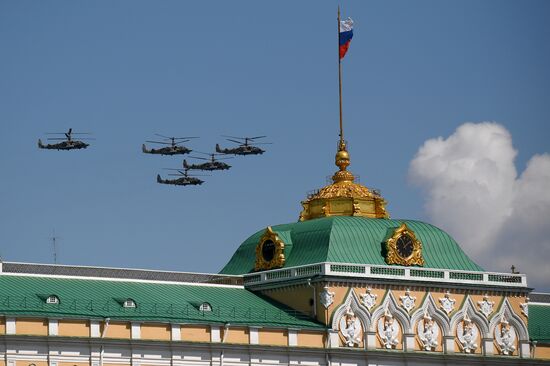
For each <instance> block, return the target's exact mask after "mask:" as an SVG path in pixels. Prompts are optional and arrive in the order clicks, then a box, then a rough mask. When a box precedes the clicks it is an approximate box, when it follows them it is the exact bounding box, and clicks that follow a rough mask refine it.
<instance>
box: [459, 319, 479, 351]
mask: <svg viewBox="0 0 550 366" xmlns="http://www.w3.org/2000/svg"><path fill="white" fill-rule="evenodd" d="M456 333H457V337H458V340H459V341H460V344H462V350H463V351H464V352H465V353H473V352H475V350H476V349H477V347H478V346H477V336H478V330H477V327H476V325H475V324H474V323H472V320H471V319H470V317H469V316H468V313H466V314H464V318H463V319H462V321H461V322H459V323H458V326H457V328H456Z"/></svg>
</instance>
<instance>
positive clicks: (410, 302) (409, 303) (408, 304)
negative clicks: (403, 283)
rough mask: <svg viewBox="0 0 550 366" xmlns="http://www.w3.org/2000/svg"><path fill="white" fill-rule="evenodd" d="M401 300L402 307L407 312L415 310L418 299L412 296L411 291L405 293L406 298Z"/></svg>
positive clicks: (403, 297)
mask: <svg viewBox="0 0 550 366" xmlns="http://www.w3.org/2000/svg"><path fill="white" fill-rule="evenodd" d="M399 298H400V299H401V306H403V307H404V308H405V310H407V312H410V311H411V310H412V309H413V308H414V302H415V301H416V297H414V296H411V292H410V290H409V289H407V291H405V296H399Z"/></svg>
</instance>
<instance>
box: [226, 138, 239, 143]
mask: <svg viewBox="0 0 550 366" xmlns="http://www.w3.org/2000/svg"><path fill="white" fill-rule="evenodd" d="M226 140H227V141H231V142H235V143H237V144H242V143H243V142H242V141H237V140H231V139H226Z"/></svg>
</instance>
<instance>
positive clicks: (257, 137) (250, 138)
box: [247, 136, 267, 140]
mask: <svg viewBox="0 0 550 366" xmlns="http://www.w3.org/2000/svg"><path fill="white" fill-rule="evenodd" d="M264 137H267V136H256V137H247V138H248V139H249V140H256V139H263V138H264Z"/></svg>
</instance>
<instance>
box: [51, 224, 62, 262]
mask: <svg viewBox="0 0 550 366" xmlns="http://www.w3.org/2000/svg"><path fill="white" fill-rule="evenodd" d="M50 239H51V240H52V249H53V263H54V264H57V240H58V239H60V238H59V237H58V236H55V228H54V229H53V233H52V237H51V238H50Z"/></svg>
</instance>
